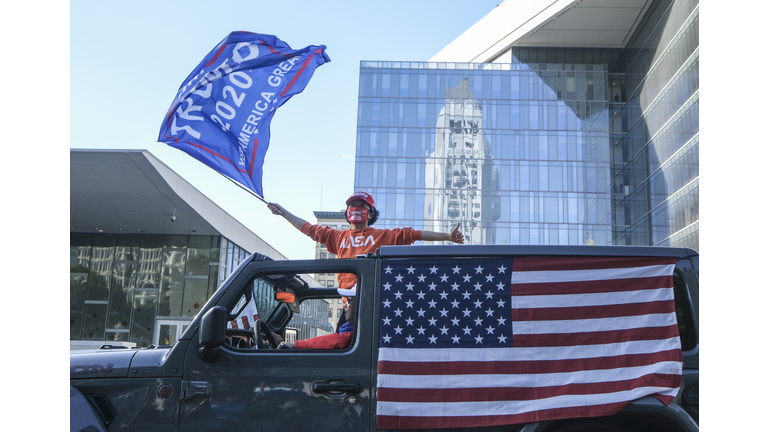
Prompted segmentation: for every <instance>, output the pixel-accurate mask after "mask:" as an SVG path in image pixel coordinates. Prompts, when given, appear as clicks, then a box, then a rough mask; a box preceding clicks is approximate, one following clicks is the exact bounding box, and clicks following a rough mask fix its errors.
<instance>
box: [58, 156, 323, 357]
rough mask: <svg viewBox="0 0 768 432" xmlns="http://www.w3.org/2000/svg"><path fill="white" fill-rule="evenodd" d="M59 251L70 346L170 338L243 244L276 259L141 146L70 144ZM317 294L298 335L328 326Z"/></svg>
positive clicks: (269, 301) (266, 296)
mask: <svg viewBox="0 0 768 432" xmlns="http://www.w3.org/2000/svg"><path fill="white" fill-rule="evenodd" d="M69 250H70V256H69V262H70V340H71V342H70V343H71V346H72V347H88V346H95V347H98V346H99V345H101V344H103V343H107V344H117V345H138V346H149V345H153V344H154V345H172V344H173V343H174V342H175V341H176V340H177V339H178V338H179V337H180V336H181V334H182V332H183V331H184V329H185V328H186V327H187V325H189V323H190V322H191V321H192V319H193V318H194V317H195V315H197V313H198V312H199V311H200V310H201V308H202V306H203V305H204V304H205V302H206V301H207V300H208V298H210V296H211V295H212V294H213V293H214V292H215V290H216V289H217V288H218V286H219V285H220V284H221V283H222V282H223V281H224V280H225V279H226V277H227V276H228V275H229V274H230V273H231V272H232V271H233V270H234V269H235V268H236V267H237V266H238V265H239V264H240V263H241V262H242V261H243V260H244V259H245V258H246V257H248V256H249V255H250V254H251V253H252V252H259V253H261V254H263V255H266V256H268V257H269V258H271V259H274V260H284V259H286V258H285V256H283V255H282V254H281V253H280V252H278V251H277V250H276V249H274V248H272V247H271V246H270V245H269V244H267V243H266V242H264V241H263V240H262V239H261V238H260V237H259V236H257V235H256V234H254V233H253V232H251V231H250V230H249V229H248V228H246V227H245V226H243V225H242V224H241V223H240V222H238V221H237V220H235V219H234V218H233V217H232V216H230V215H229V214H227V213H226V212H225V211H224V210H222V209H221V208H220V207H218V206H217V205H216V204H215V203H213V202H212V201H210V200H209V199H208V198H207V197H206V196H204V195H203V194H201V193H200V192H199V191H198V190H196V189H195V188H194V187H192V185H190V184H189V183H187V182H186V180H184V179H183V178H181V177H180V176H179V175H178V174H176V173H175V172H173V171H172V170H171V169H169V168H168V167H167V166H166V165H165V164H163V163H162V162H160V161H159V160H158V159H157V158H155V157H154V156H153V155H152V154H151V153H149V152H148V151H145V150H144V151H142V150H115V151H110V150H70V249H69ZM301 277H302V278H304V279H305V280H306V281H307V283H309V284H310V286H318V284H317V283H316V282H315V281H314V280H313V279H312V278H311V277H310V276H309V275H301ZM254 295H256V296H257V297H258V300H257V304H259V305H264V306H265V307H264V308H265V309H267V308H268V309H269V310H271V307H273V306H274V303H275V300H274V293H273V292H271V289H261V288H260V287H254ZM320 303H322V304H318V305H313V306H314V308H313V310H312V311H311V313H307V314H301V316H298V315H297V316H296V317H294V321H292V322H291V324H289V325H290V326H291V327H294V328H296V329H298V331H299V333H300V334H301V335H302V337H311V336H316V335H317V334H322V332H330V331H332V330H331V326H329V325H328V320H327V315H328V312H327V310H328V307H327V304H326V303H325V302H324V301H322V300H321V301H320ZM267 306H269V307H267ZM318 332H320V333H318Z"/></svg>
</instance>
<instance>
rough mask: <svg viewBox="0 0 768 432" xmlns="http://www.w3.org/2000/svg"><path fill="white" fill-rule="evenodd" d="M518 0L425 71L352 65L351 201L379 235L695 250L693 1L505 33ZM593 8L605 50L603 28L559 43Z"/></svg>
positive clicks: (598, 5)
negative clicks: (367, 206) (356, 74)
mask: <svg viewBox="0 0 768 432" xmlns="http://www.w3.org/2000/svg"><path fill="white" fill-rule="evenodd" d="M523 3H524V2H519V1H512V0H508V1H507V2H504V3H503V4H501V5H499V7H497V9H496V10H494V11H493V12H491V13H490V14H489V15H488V16H486V17H485V18H483V20H482V21H481V22H479V23H478V24H477V25H476V26H474V27H473V28H472V29H470V30H469V31H467V32H466V33H465V34H464V35H462V36H461V37H460V38H459V39H457V40H456V41H454V42H453V43H452V44H451V45H449V46H448V47H446V49H445V50H444V52H441V53H439V54H438V55H437V56H435V58H433V59H432V60H431V61H428V62H394V61H393V62H378V61H377V62H367V61H364V62H362V63H361V69H360V90H359V104H358V122H357V124H358V128H357V155H356V168H355V189H356V190H366V191H369V192H370V193H372V194H373V195H374V196H375V197H376V200H377V203H378V205H379V208H380V209H382V215H381V218H380V220H379V222H378V224H380V225H382V226H384V227H396V226H413V227H415V228H417V229H431V230H436V231H447V230H449V229H450V228H452V227H453V226H455V224H456V223H461V226H462V231H463V233H464V235H465V238H466V240H467V242H468V243H472V244H605V245H610V244H615V245H623V244H627V245H630V244H631V245H656V246H685V247H692V248H698V143H699V137H698V95H699V92H698V57H699V54H698V52H699V50H698V16H699V13H698V2H697V1H694V0H678V1H671V0H653V1H650V0H649V1H643V0H638V1H633V2H627V5H631V6H632V7H626V8H625V9H624V10H620V12H614V11H615V10H617V9H620V8H617V7H614V6H615V4H614V5H611V4H608V3H606V2H600V1H595V2H591V3H589V2H584V3H578V4H577V3H575V2H574V3H571V4H570V5H566V6H563V9H557V10H554V9H551V8H543V9H541V10H535V11H534V12H529V13H531V18H530V19H528V20H526V19H525V17H517V15H516V17H517V18H516V19H518V20H519V21H520V24H519V27H515V28H512V27H514V26H515V25H517V24H515V22H514V21H512V20H510V19H507V15H505V14H510V13H511V12H517V10H516V9H514V8H516V7H521V5H522V4H523ZM601 11H607V12H605V13H620V14H622V15H617V16H616V17H615V18H616V19H614V20H612V21H611V22H617V23H619V24H616V25H615V26H614V27H615V28H613V30H612V31H613V33H615V34H616V35H615V36H613V39H611V38H610V37H609V36H610V34H609V33H608V30H600V26H599V25H596V24H595V25H592V24H588V25H585V28H584V29H571V30H570V31H569V32H567V33H568V34H571V35H577V36H574V37H572V38H565V37H563V36H562V34H563V31H562V29H568V28H569V26H575V25H576V24H579V23H582V22H584V21H585V19H584V17H585V16H586V17H588V16H590V14H591V15H595V16H597V18H598V19H601V21H600V22H601V23H603V21H604V20H605V15H604V14H601ZM622 22H626V23H627V24H625V25H624V27H621V26H620V23H622ZM530 23H534V24H536V25H533V24H530ZM601 25H605V24H601ZM526 26H529V27H526ZM476 27H478V28H479V27H482V29H483V31H482V32H480V30H479V29H476ZM619 27H621V28H619ZM590 32H591V33H590ZM489 34H490V35H491V36H489ZM494 34H497V35H498V36H497V37H496V38H494V37H493V35H494ZM510 34H513V35H515V39H514V40H509V39H507V38H508V37H509V35H510ZM590 34H592V35H593V36H594V37H591V38H590ZM579 35H580V36H579ZM606 35H608V36H606ZM603 36H605V37H603ZM579 38H581V39H579ZM571 39H576V40H571ZM590 41H592V42H591V43H592V45H589V44H588V43H589V42H590ZM596 41H599V43H598V42H596ZM452 58H454V59H455V60H453V61H450V59H452Z"/></svg>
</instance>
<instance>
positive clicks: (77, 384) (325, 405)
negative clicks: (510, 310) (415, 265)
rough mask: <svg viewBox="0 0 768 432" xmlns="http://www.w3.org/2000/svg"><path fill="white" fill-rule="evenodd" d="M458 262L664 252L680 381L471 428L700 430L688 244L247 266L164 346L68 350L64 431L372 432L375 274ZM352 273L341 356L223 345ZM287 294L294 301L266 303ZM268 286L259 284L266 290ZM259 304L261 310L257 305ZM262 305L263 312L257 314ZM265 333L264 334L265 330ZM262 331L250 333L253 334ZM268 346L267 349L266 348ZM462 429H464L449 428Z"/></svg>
mask: <svg viewBox="0 0 768 432" xmlns="http://www.w3.org/2000/svg"><path fill="white" fill-rule="evenodd" d="M457 256H460V257H469V258H482V257H490V258H494V257H496V258H498V257H507V258H514V257H522V256H569V257H571V256H572V257H615V256H620V257H672V258H676V259H677V264H676V265H675V269H674V285H675V286H674V292H675V306H676V314H677V325H678V328H679V331H680V340H681V345H682V358H683V376H682V385H681V387H680V391H679V392H678V394H677V396H676V397H675V399H674V401H673V402H672V403H671V404H669V405H665V404H663V403H661V402H659V401H658V400H657V399H654V398H652V397H642V398H639V399H638V400H635V401H634V402H632V403H630V404H629V405H627V406H626V407H624V408H623V409H621V410H620V411H619V412H618V413H616V414H614V415H611V416H609V417H585V418H566V419H557V420H549V421H536V422H528V423H523V424H510V425H497V426H493V427H487V428H481V429H471V430H494V431H495V430H498V431H529V432H533V431H549V432H554V431H566V430H567V431H578V430H611V431H644V430H658V431H694V430H698V425H697V422H698V369H699V364H698V302H699V301H698V300H699V299H698V292H699V291H698V254H697V253H696V252H695V251H693V250H690V249H681V248H651V247H623V246H615V247H611V246H607V247H597V246H583V247H582V246H392V247H383V248H382V249H380V250H379V251H378V252H377V254H375V255H374V254H369V256H367V257H359V258H358V259H352V260H311V261H272V260H270V259H268V258H265V257H263V256H261V255H259V254H254V255H252V256H251V257H250V258H249V259H247V260H245V261H244V262H243V263H242V264H241V265H240V266H239V267H238V268H237V269H236V270H235V271H234V272H233V273H232V274H231V275H230V277H229V278H228V279H227V280H226V281H225V282H224V283H223V284H222V286H221V287H220V288H219V289H218V290H217V291H216V293H215V294H214V295H213V296H212V297H211V298H210V299H209V301H208V302H207V304H206V305H205V306H204V308H203V309H202V311H201V313H200V314H199V315H198V316H197V317H196V318H195V319H194V321H193V322H192V323H191V325H190V326H189V328H188V329H187V331H186V332H184V334H183V335H182V336H181V338H180V339H179V340H178V341H177V342H176V344H175V345H173V346H172V347H170V348H149V349H116V348H109V349H100V350H93V351H81V352H75V353H73V354H72V355H71V360H70V385H71V391H70V394H71V396H70V397H71V402H70V407H71V430H77V431H86V430H87V431H98V430H109V431H170V430H179V431H203V430H212V429H217V430H240V431H265V430H269V431H271V430H274V431H278V430H280V431H284V430H313V431H325V430H334V431H336V430H350V431H364V430H371V431H372V430H377V426H376V425H377V420H376V397H377V363H378V358H377V357H378V351H377V341H378V340H379V336H380V334H379V333H380V327H379V324H378V323H379V321H380V319H381V317H380V316H379V311H380V309H379V307H378V305H379V301H380V299H381V293H380V289H381V286H380V285H381V277H382V276H381V274H382V269H383V265H384V263H386V262H388V260H417V259H424V258H429V259H435V260H449V259H453V258H455V257H457ZM338 272H349V273H355V274H356V275H357V279H358V290H359V291H358V299H357V309H358V311H357V313H358V318H357V324H356V328H355V332H354V336H353V341H352V344H351V346H350V347H349V348H347V349H342V350H298V349H297V350H280V349H268V347H266V346H264V345H263V343H264V342H263V341H259V340H255V343H256V344H259V345H262V346H261V349H257V348H256V347H253V348H243V347H239V348H238V347H234V346H231V345H229V344H227V343H225V337H226V333H227V331H228V330H227V322H231V321H232V320H235V319H236V318H237V317H238V314H239V313H240V311H241V310H242V309H243V304H245V303H248V302H256V303H258V304H259V305H260V310H259V312H261V318H262V319H261V322H260V323H259V324H257V325H258V326H259V327H258V328H259V329H261V330H264V331H263V332H262V335H263V336H267V333H270V332H273V333H275V334H277V335H280V336H284V332H285V329H286V326H288V322H289V321H290V319H291V318H292V317H293V316H294V315H295V314H297V313H299V312H300V308H301V303H302V302H305V301H309V300H313V299H334V300H335V299H338V298H339V295H338V293H337V291H336V290H335V289H324V288H310V287H309V286H307V284H306V283H305V282H304V281H302V280H301V279H299V278H298V277H296V275H301V274H313V273H338ZM257 286H258V287H261V288H260V289H262V290H263V289H267V290H268V291H269V292H270V293H271V294H272V295H274V294H275V293H277V292H280V293H289V294H292V295H293V296H294V298H295V301H294V302H293V303H290V302H278V301H275V300H274V297H273V298H272V299H270V300H271V302H266V303H265V300H264V299H260V298H257V297H258V295H259V294H258V292H262V291H258V290H257V289H256V287H257ZM264 287H266V288H264ZM259 302H260V303H259ZM265 304H269V305H270V308H271V310H265V306H264V305H265ZM267 329H268V330H267ZM258 334H259V332H256V333H254V335H255V339H263V338H260V337H258ZM265 348H267V349H265ZM446 430H462V429H446Z"/></svg>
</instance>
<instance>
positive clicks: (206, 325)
mask: <svg viewBox="0 0 768 432" xmlns="http://www.w3.org/2000/svg"><path fill="white" fill-rule="evenodd" d="M226 337H227V310H226V309H224V307H223V306H214V307H213V308H211V309H210V310H208V312H206V313H205V315H203V318H202V319H201V320H200V349H199V350H198V354H200V357H201V358H202V359H203V360H204V361H207V362H212V361H216V360H218V358H219V347H220V346H221V345H223V344H224V340H225V339H226Z"/></svg>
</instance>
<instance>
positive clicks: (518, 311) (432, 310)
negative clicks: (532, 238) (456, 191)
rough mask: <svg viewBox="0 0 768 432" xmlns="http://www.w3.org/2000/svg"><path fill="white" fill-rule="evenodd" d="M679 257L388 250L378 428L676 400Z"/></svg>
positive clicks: (496, 421) (579, 412) (580, 412)
mask: <svg viewBox="0 0 768 432" xmlns="http://www.w3.org/2000/svg"><path fill="white" fill-rule="evenodd" d="M675 263H676V259H675V258H673V259H669V258H622V257H617V258H613V257H522V258H514V259H512V258H507V259H496V258H493V259H478V258H474V259H473V258H467V259H419V260H394V259H393V260H388V261H385V262H384V265H383V269H382V278H381V280H382V286H381V305H380V309H381V314H380V317H381V322H380V323H379V326H380V327H379V362H378V390H377V407H376V411H377V427H378V428H381V429H421V428H443V427H479V426H493V425H503V424H515V423H526V422H532V421H542V420H554V419H562V418H569V417H593V416H605V415H611V414H614V413H616V412H617V411H618V410H620V409H621V408H622V407H624V406H625V405H626V404H628V403H629V402H631V401H632V400H635V399H638V398H640V397H643V396H648V395H653V396H655V397H657V398H658V399H660V400H661V401H662V402H664V403H666V404H669V403H670V402H671V401H672V399H673V398H674V397H675V396H676V395H677V392H678V390H679V387H680V383H681V374H682V351H681V346H680V338H679V335H678V329H677V317H676V315H675V302H674V295H673V284H672V274H673V271H674V268H675Z"/></svg>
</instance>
